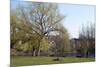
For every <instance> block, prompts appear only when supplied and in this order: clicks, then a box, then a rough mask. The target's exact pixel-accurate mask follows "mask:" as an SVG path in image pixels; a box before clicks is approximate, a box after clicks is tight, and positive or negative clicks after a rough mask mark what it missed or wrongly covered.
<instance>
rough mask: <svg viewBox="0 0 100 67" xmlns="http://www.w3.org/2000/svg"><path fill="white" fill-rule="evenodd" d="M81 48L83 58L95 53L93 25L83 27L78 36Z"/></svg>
mask: <svg viewBox="0 0 100 67" xmlns="http://www.w3.org/2000/svg"><path fill="white" fill-rule="evenodd" d="M79 38H80V40H81V41H80V43H81V48H82V51H83V54H84V56H85V57H88V55H89V53H90V54H91V53H95V24H94V23H89V24H88V25H87V26H83V27H82V29H81V32H80V34H79Z"/></svg>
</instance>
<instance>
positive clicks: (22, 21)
mask: <svg viewBox="0 0 100 67" xmlns="http://www.w3.org/2000/svg"><path fill="white" fill-rule="evenodd" d="M26 4H27V5H24V6H22V5H21V4H20V6H18V10H17V11H18V12H17V15H16V16H17V23H18V24H19V25H18V30H17V31H19V30H22V31H24V33H25V34H24V35H25V36H26V35H27V37H28V36H34V34H36V35H37V37H36V38H34V37H33V39H36V40H38V44H37V47H36V49H35V51H36V53H37V55H38V56H39V55H40V48H41V45H43V44H41V41H42V39H43V38H48V35H50V32H54V31H61V30H60V28H59V26H58V25H59V24H60V22H61V21H62V20H63V19H64V16H62V15H61V14H60V12H59V10H58V5H57V4H54V3H39V2H28V3H26ZM27 7H28V8H27ZM14 27H15V26H14ZM25 40H26V39H25Z"/></svg>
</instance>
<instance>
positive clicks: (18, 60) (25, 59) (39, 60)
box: [11, 56, 95, 67]
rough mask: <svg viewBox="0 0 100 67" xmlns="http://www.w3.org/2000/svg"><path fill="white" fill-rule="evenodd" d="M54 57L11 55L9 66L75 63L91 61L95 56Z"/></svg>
mask: <svg viewBox="0 0 100 67" xmlns="http://www.w3.org/2000/svg"><path fill="white" fill-rule="evenodd" d="M54 58H55V57H31V56H12V57H11V66H12V67H14V66H28V65H41V64H58V63H75V62H93V61H95V58H74V57H65V58H61V60H60V61H53V59H54Z"/></svg>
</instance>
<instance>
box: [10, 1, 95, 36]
mask: <svg viewBox="0 0 100 67" xmlns="http://www.w3.org/2000/svg"><path fill="white" fill-rule="evenodd" d="M17 4H18V2H17V0H12V1H11V7H16V5H17ZM58 7H59V11H60V13H61V14H63V15H64V16H66V17H65V19H64V20H63V21H62V24H63V25H64V27H65V28H66V29H67V30H68V32H69V34H70V37H71V38H78V35H79V30H80V28H81V26H82V24H84V25H86V24H88V23H90V22H92V23H95V22H96V19H95V18H96V16H95V15H96V12H95V11H96V7H95V6H93V5H78V4H76V5H75V4H67V3H66V4H58Z"/></svg>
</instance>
